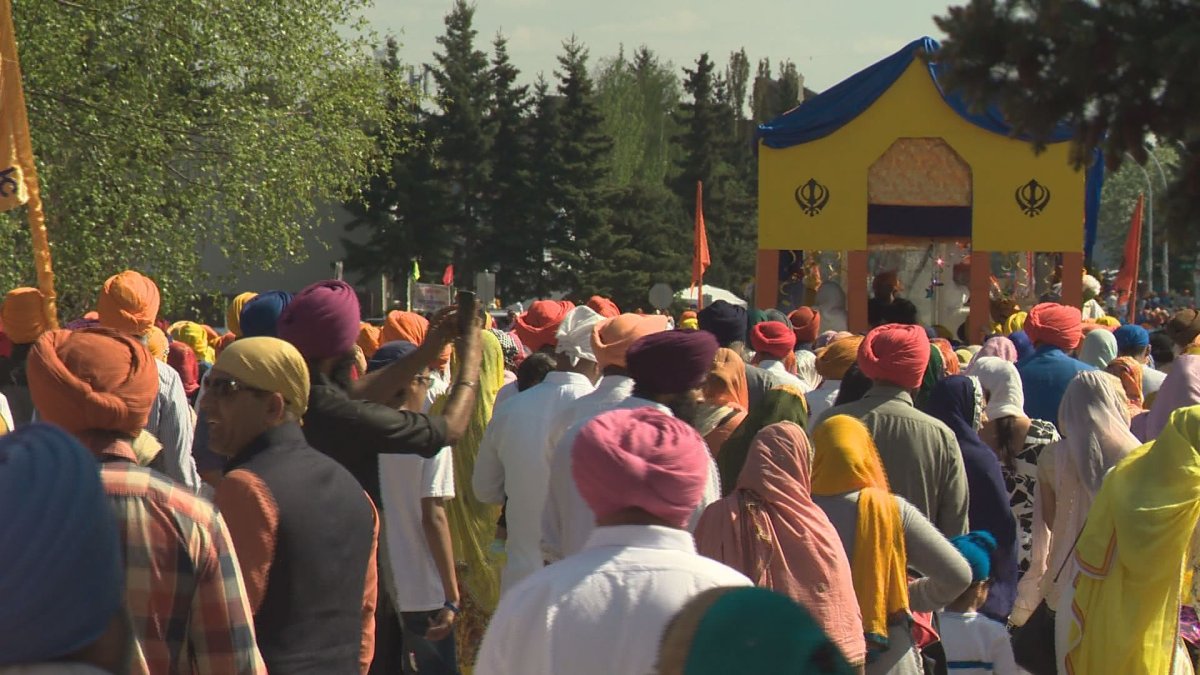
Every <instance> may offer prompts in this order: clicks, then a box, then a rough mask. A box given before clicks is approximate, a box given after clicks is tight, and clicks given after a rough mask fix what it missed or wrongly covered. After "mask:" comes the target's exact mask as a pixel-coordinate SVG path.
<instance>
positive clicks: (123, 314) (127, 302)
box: [96, 270, 160, 335]
mask: <svg viewBox="0 0 1200 675" xmlns="http://www.w3.org/2000/svg"><path fill="white" fill-rule="evenodd" d="M159 300H160V298H159V296H158V286H156V285H155V283H154V282H153V281H152V280H150V279H149V278H148V277H145V276H142V275H141V274H138V273H137V272H134V271H133V270H125V271H124V272H121V273H120V274H117V275H114V276H111V277H109V278H108V281H105V282H104V288H103V289H102V290H101V291H100V297H99V299H97V300H96V314H97V315H98V318H99V319H100V325H101V326H104V327H105V328H114V329H116V330H119V331H121V332H122V333H129V334H130V335H145V334H146V331H148V330H150V326H153V325H154V319H155V317H157V316H158V303H159Z"/></svg>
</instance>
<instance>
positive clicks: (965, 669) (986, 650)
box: [938, 610, 1024, 675]
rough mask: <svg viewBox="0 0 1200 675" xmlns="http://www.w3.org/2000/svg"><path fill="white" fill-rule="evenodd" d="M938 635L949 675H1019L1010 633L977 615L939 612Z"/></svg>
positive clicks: (972, 613) (997, 623)
mask: <svg viewBox="0 0 1200 675" xmlns="http://www.w3.org/2000/svg"><path fill="white" fill-rule="evenodd" d="M938 632H939V633H941V636H942V647H943V648H945V650H946V661H948V662H949V663H950V664H958V666H957V667H955V666H954V665H951V666H950V672H952V673H955V674H956V675H974V674H976V673H977V674H978V675H984V674H985V673H996V675H1018V673H1023V672H1024V671H1023V670H1021V669H1020V668H1018V667H1017V662H1016V659H1014V658H1013V651H1012V643H1011V642H1010V641H1009V636H1008V629H1007V628H1005V627H1004V626H1003V625H1002V624H1001V623H1000V622H998V621H993V620H991V619H989V618H987V617H986V616H984V615H982V614H976V613H975V612H965V613H959V612H951V611H948V610H947V611H943V612H938Z"/></svg>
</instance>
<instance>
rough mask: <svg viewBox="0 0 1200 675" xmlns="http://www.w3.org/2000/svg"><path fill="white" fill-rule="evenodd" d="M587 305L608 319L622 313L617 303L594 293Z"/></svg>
mask: <svg viewBox="0 0 1200 675" xmlns="http://www.w3.org/2000/svg"><path fill="white" fill-rule="evenodd" d="M587 306H588V307H590V308H591V310H592V311H593V312H595V313H597V314H599V315H600V316H602V317H604V318H606V319H613V318H616V317H618V316H620V315H621V310H620V309H618V308H617V303H615V302H613V301H612V300H609V299H608V298H605V297H603V296H599V295H593V296H592V297H591V298H589V299H588V301H587Z"/></svg>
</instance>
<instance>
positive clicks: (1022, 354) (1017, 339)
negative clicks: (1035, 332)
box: [1008, 330, 1037, 363]
mask: <svg viewBox="0 0 1200 675" xmlns="http://www.w3.org/2000/svg"><path fill="white" fill-rule="evenodd" d="M1008 341H1009V342H1011V343H1013V346H1014V347H1016V348H1017V362H1018V363H1020V362H1021V361H1024V360H1025V359H1027V358H1029V357H1030V356H1033V355H1034V353H1035V352H1036V351H1037V350H1036V349H1034V348H1033V340H1030V339H1029V336H1028V335H1026V334H1025V331H1023V330H1018V331H1013V333H1012V334H1011V335H1009V336H1008Z"/></svg>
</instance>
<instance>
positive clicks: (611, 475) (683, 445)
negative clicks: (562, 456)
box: [571, 408, 709, 528]
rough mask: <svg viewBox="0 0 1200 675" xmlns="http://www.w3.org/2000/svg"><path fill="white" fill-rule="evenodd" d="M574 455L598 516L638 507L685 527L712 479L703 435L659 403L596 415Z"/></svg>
mask: <svg viewBox="0 0 1200 675" xmlns="http://www.w3.org/2000/svg"><path fill="white" fill-rule="evenodd" d="M571 457H572V461H571V475H572V476H573V477H574V478H575V484H576V485H577V486H578V487H579V494H580V495H581V496H582V497H583V500H584V501H585V502H587V504H588V506H590V507H591V509H592V512H593V513H595V514H596V518H597V519H599V518H604V517H606V516H610V515H613V514H614V513H617V512H619V511H622V510H624V509H631V508H636V509H641V510H643V511H645V512H647V513H649V514H651V515H653V516H655V517H657V518H660V519H662V520H664V521H666V522H667V523H670V524H671V525H673V526H675V527H680V528H682V527H684V526H685V525H686V524H687V522H688V518H690V517H691V515H692V513H693V512H694V511H695V510H696V507H697V506H698V505H699V504H700V499H701V497H702V495H703V494H704V486H705V484H706V483H707V482H708V464H709V458H708V450H707V448H706V447H705V445H704V439H703V438H701V437H700V434H699V433H698V432H697V431H696V430H695V429H693V428H692V427H690V426H688V425H687V424H685V423H683V422H681V421H680V420H677V419H675V418H674V417H672V416H670V415H668V414H666V413H663V412H659V411H658V410H655V409H654V408H635V409H632V410H614V411H612V412H607V413H604V414H602V415H600V416H598V417H595V418H593V419H592V420H591V421H590V422H588V423H587V424H585V425H584V427H583V429H581V430H580V432H579V436H577V437H576V439H575V445H574V446H573V447H572V449H571Z"/></svg>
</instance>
